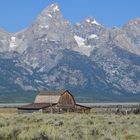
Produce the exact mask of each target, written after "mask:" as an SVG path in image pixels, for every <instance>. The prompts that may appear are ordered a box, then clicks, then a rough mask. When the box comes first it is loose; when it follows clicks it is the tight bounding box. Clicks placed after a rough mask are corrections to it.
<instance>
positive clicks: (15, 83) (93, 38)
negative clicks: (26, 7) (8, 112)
mask: <svg viewBox="0 0 140 140" xmlns="http://www.w3.org/2000/svg"><path fill="white" fill-rule="evenodd" d="M139 21H140V19H139V18H137V19H135V20H131V21H129V22H128V23H126V24H125V25H124V26H122V27H117V28H112V29H110V28H107V27H105V26H104V25H102V24H100V23H98V22H97V21H96V19H94V18H87V19H85V20H84V21H82V22H80V23H78V24H74V25H73V24H71V23H70V22H69V21H67V20H66V19H64V17H63V15H62V14H61V10H60V8H59V6H58V4H52V5H50V6H48V8H46V9H44V10H43V12H41V14H40V15H39V16H38V17H37V18H36V20H35V22H34V23H33V24H32V25H31V26H29V27H28V28H26V29H24V30H22V31H19V32H17V33H8V32H5V31H3V30H0V64H1V65H0V73H1V79H0V89H1V91H3V92H7V91H8V90H9V92H10V91H11V92H12V91H18V90H23V91H28V90H45V89H49V90H51V89H60V88H68V89H73V91H75V92H77V93H78V92H81V91H82V90H83V91H85V89H86V92H87V93H88V92H90V94H92V93H97V94H101V95H102V94H105V95H107V94H111V95H124V94H126V93H128V94H133V95H134V94H140V77H139V75H140V22H139ZM10 67H11V69H10ZM4 82H5V83H4ZM126 95H127V94H126Z"/></svg>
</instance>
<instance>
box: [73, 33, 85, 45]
mask: <svg viewBox="0 0 140 140" xmlns="http://www.w3.org/2000/svg"><path fill="white" fill-rule="evenodd" d="M74 39H75V41H76V42H77V44H78V46H79V47H82V46H85V39H84V38H82V37H79V36H77V35H75V36H74Z"/></svg>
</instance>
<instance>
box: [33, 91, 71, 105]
mask: <svg viewBox="0 0 140 140" xmlns="http://www.w3.org/2000/svg"><path fill="white" fill-rule="evenodd" d="M65 92H68V93H69V94H70V92H69V91H68V90H58V91H41V92H40V93H39V94H38V95H37V96H36V98H35V101H34V103H58V101H59V98H60V96H61V95H62V94H63V93H65Z"/></svg>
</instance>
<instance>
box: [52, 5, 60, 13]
mask: <svg viewBox="0 0 140 140" xmlns="http://www.w3.org/2000/svg"><path fill="white" fill-rule="evenodd" d="M50 7H51V8H52V9H53V11H54V12H56V11H59V6H58V5H57V4H51V6H50Z"/></svg>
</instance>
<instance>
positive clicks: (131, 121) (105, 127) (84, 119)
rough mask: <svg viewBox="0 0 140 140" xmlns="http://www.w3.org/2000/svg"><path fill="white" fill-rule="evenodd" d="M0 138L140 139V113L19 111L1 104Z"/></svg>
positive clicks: (20, 139)
mask: <svg viewBox="0 0 140 140" xmlns="http://www.w3.org/2000/svg"><path fill="white" fill-rule="evenodd" d="M0 140H140V115H125V116H123V115H122V116H121V115H115V114H94V113H90V114H78V113H66V114H42V113H31V114H17V112H16V109H8V108H7V109H6V108H0Z"/></svg>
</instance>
